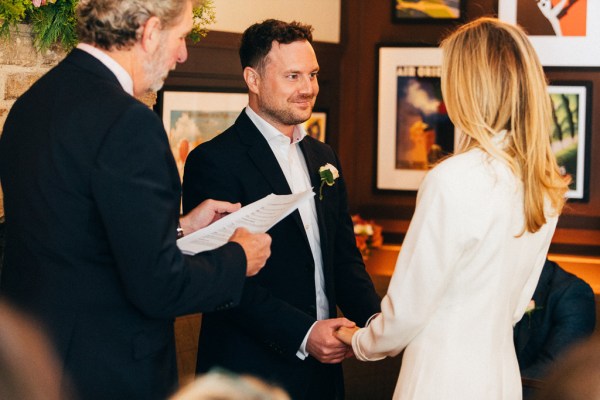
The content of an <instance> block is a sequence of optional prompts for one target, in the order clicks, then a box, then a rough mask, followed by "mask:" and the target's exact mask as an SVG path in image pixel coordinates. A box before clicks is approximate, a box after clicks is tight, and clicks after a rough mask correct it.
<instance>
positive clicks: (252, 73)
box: [244, 67, 260, 93]
mask: <svg viewBox="0 0 600 400" xmlns="http://www.w3.org/2000/svg"><path fill="white" fill-rule="evenodd" d="M244 81H246V86H248V90H249V91H250V92H252V93H258V92H259V90H258V86H259V83H260V74H259V73H258V71H257V70H255V69H254V68H252V67H246V68H244Z"/></svg>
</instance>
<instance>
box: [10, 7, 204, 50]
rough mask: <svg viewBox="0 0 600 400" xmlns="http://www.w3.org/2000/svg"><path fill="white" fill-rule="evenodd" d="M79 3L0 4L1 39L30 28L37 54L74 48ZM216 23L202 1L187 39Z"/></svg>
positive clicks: (196, 10)
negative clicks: (16, 29) (56, 48)
mask: <svg viewBox="0 0 600 400" xmlns="http://www.w3.org/2000/svg"><path fill="white" fill-rule="evenodd" d="M77 2H78V0H47V1H46V2H45V3H44V4H43V5H41V6H40V7H35V6H34V5H33V1H32V0H0V37H5V38H8V39H10V28H11V27H16V26H17V24H20V23H27V24H30V25H31V32H32V34H33V43H34V45H35V47H36V49H37V50H38V51H43V50H46V49H48V48H50V47H51V46H52V45H54V44H58V45H60V46H62V47H63V48H64V49H65V50H70V49H72V48H73V47H74V46H75V45H76V44H77V34H76V30H75V27H76V24H77V20H76V17H75V7H76V6H77ZM214 21H215V11H214V6H213V3H212V0H204V1H203V2H202V3H201V4H200V5H199V6H197V7H195V8H194V27H193V29H192V32H191V33H190V38H191V39H192V40H193V41H194V42H197V41H199V40H200V39H201V38H203V37H204V36H206V34H207V33H208V30H207V29H206V26H207V25H209V24H210V23H212V22H214Z"/></svg>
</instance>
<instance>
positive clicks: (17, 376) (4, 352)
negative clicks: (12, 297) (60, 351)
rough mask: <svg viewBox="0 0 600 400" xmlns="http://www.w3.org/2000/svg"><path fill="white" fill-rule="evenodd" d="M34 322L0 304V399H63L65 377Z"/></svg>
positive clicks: (64, 395)
mask: <svg viewBox="0 0 600 400" xmlns="http://www.w3.org/2000/svg"><path fill="white" fill-rule="evenodd" d="M54 357H55V356H54V352H53V350H52V349H51V347H50V344H49V342H48V341H47V339H46V337H45V336H44V334H43V333H42V331H41V330H40V327H39V326H37V325H36V324H35V323H34V322H33V321H31V320H29V319H28V318H26V317H25V316H23V315H21V314H19V313H18V312H17V311H15V310H14V309H12V308H11V307H9V306H8V305H7V304H4V303H0V399H2V400H4V399H6V400H20V399H27V400H64V399H65V398H67V396H66V394H65V393H61V384H63V385H64V381H63V379H64V377H61V376H59V371H60V370H61V369H60V368H59V366H58V364H57V362H56V360H55V358H54Z"/></svg>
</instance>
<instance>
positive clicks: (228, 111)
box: [158, 90, 248, 178]
mask: <svg viewBox="0 0 600 400" xmlns="http://www.w3.org/2000/svg"><path fill="white" fill-rule="evenodd" d="M158 103H159V104H160V106H161V110H160V115H161V116H162V120H163V124H164V125H165V131H167V135H168V137H169V144H170V146H171V150H172V151H173V156H174V157H175V161H176V162H177V169H178V170H179V177H180V178H182V177H183V166H184V164H185V160H186V158H187V156H188V154H189V153H190V151H192V150H193V149H194V148H195V147H196V146H198V145H199V144H200V143H202V142H206V141H208V140H210V139H212V138H213V137H215V136H217V135H218V134H219V133H221V132H223V131H224V130H225V129H227V128H229V127H230V126H231V125H233V123H234V122H235V120H236V118H237V117H238V115H239V114H240V112H241V111H242V110H243V108H244V107H245V106H246V105H247V104H248V95H247V94H245V93H222V92H192V91H190V92H188V91H168V90H165V91H162V92H159V100H158Z"/></svg>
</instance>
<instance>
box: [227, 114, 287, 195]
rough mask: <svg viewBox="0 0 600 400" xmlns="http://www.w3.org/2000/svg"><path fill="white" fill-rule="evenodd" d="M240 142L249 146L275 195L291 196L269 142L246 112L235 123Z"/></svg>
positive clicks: (252, 156) (252, 155)
mask: <svg viewBox="0 0 600 400" xmlns="http://www.w3.org/2000/svg"><path fill="white" fill-rule="evenodd" d="M235 125H236V126H237V130H238V135H239V138H240V141H241V142H242V143H244V144H245V145H246V146H248V155H249V156H250V158H251V159H252V162H254V165H256V168H257V169H258V171H259V172H260V173H261V174H262V176H263V177H264V178H265V180H266V181H267V182H268V183H269V186H271V189H272V190H273V193H275V194H291V193H292V191H291V189H290V186H289V185H288V183H287V180H286V179H285V175H283V171H282V170H281V167H280V166H279V162H277V159H276V158H275V155H274V154H273V151H272V150H271V147H269V144H268V143H267V140H266V139H265V138H264V136H263V135H262V134H261V133H260V131H259V130H258V128H256V126H255V125H254V124H253V123H252V121H251V120H250V118H248V115H246V112H245V111H242V113H241V114H240V116H239V117H238V119H237V120H236V121H235Z"/></svg>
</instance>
